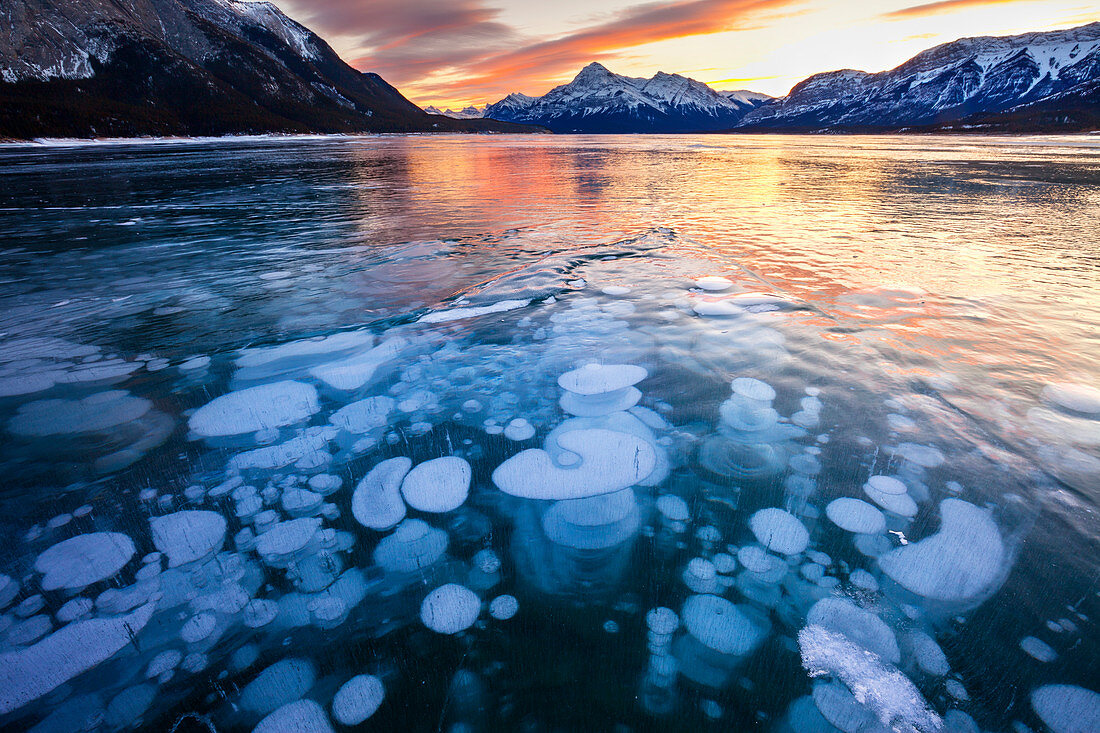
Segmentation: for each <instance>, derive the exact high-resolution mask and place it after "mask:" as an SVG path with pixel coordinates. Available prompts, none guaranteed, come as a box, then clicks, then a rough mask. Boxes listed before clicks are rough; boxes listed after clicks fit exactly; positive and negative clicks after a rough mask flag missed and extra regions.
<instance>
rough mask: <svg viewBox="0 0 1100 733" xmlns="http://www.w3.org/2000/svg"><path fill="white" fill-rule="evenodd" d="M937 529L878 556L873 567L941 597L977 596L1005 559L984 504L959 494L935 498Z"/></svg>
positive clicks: (919, 590) (906, 585) (922, 593)
mask: <svg viewBox="0 0 1100 733" xmlns="http://www.w3.org/2000/svg"><path fill="white" fill-rule="evenodd" d="M940 517H941V519H940V528H939V531H938V532H937V533H936V534H934V535H932V536H930V537H926V538H924V539H922V540H920V541H919V542H912V543H910V544H908V545H905V546H903V547H899V548H897V549H895V550H892V551H891V552H888V553H886V554H884V555H882V556H880V557H879V559H878V563H879V567H881V568H882V570H883V572H884V573H886V575H888V576H889V577H890V578H891V579H893V580H894V581H895V582H897V583H898V584H899V585H900V586H902V587H903V588H905V589H906V590H908V591H911V592H913V593H916V594H917V595H919V596H923V597H925V598H933V599H936V600H941V601H964V600H969V599H973V598H977V597H978V596H980V595H981V594H982V593H983V592H984V591H986V590H988V589H989V588H990V587H991V586H992V585H993V583H994V582H995V581H996V580H997V578H998V577H999V575H1000V573H1001V571H1002V569H1003V565H1004V562H1005V548H1004V543H1003V542H1002V540H1001V533H1000V531H999V530H998V529H997V524H996V522H994V521H993V517H992V515H991V514H990V512H989V511H988V510H985V509H981V508H979V507H976V506H974V505H973V504H970V503H968V502H965V501H962V500H961V499H944V500H943V501H942V502H940Z"/></svg>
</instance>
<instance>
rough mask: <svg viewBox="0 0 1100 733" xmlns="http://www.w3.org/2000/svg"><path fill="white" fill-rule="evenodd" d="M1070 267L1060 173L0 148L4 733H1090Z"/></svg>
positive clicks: (1089, 334) (626, 155) (426, 141)
mask: <svg viewBox="0 0 1100 733" xmlns="http://www.w3.org/2000/svg"><path fill="white" fill-rule="evenodd" d="M1097 232H1100V139H1098V138H1095V137H1065V138H1058V137H1049V138H978V137H889V136H884V137H803V136H772V137H766V136H729V137H727V136H668V137H664V136H636V137H617V136H608V137H571V136H531V137H528V136H517V137H512V136H470V137H459V136H453V137H452V136H439V137H417V136H410V137H365V138H289V139H288V138H283V139H278V138H251V139H240V140H220V141H219V140H205V141H191V142H187V141H161V142H156V143H151V142H144V143H121V142H120V143H97V144H65V143H51V144H48V145H34V146H27V145H9V146H0V435H2V439H0V472H2V474H3V476H4V480H3V482H2V484H0V531H2V536H3V538H4V540H5V541H4V543H3V548H2V549H0V614H2V615H0V728H4V729H5V730H8V729H11V730H24V729H27V730H32V729H33V730H36V731H66V732H68V731H80V730H86V731H100V730H102V731H115V730H149V731H166V730H172V729H173V726H174V725H176V724H177V721H178V728H177V729H178V730H180V731H189V730H209V729H214V730H217V731H253V730H255V731H257V732H258V733H276V732H282V731H322V732H328V731H343V730H352V729H355V728H356V726H360V727H361V729H363V730H414V731H420V730H445V731H454V732H455V733H458V732H460V731H490V730H521V731H531V732H537V731H547V732H550V731H569V730H591V731H624V732H625V731H649V730H654V731H656V730H672V731H680V730H682V731H699V730H759V731H775V732H776V733H827V732H829V731H835V730H843V731H846V733H857V732H862V733H873V732H875V731H886V730H896V731H921V732H922V733H924V732H927V731H941V730H942V731H953V732H955V731H957V732H960V733H961V732H967V733H969V732H971V731H1006V732H1009V731H1011V732H1012V733H1026V731H1053V733H1068V732H1069V731H1075V732H1079V731H1096V730H1100V694H1098V692H1097V691H1098V690H1100V685H1098V684H1097V680H1100V635H1098V630H1097V625H1096V622H1097V620H1098V619H1100V597H1098V590H1100V512H1098V510H1100V507H1098V504H1100V328H1098V324H1100V239H1098V236H1097ZM185 714H189V715H185ZM181 717H182V719H181ZM211 727H212V728H211Z"/></svg>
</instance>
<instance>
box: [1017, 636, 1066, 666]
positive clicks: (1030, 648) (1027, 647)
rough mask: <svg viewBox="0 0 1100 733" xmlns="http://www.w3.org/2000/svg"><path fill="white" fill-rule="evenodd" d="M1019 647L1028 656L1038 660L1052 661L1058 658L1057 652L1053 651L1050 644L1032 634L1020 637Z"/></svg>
mask: <svg viewBox="0 0 1100 733" xmlns="http://www.w3.org/2000/svg"><path fill="white" fill-rule="evenodd" d="M1020 648H1021V649H1023V650H1024V653H1025V654H1027V655H1028V656H1029V657H1033V658H1034V659H1037V660H1038V661H1040V662H1053V661H1054V660H1055V659H1057V658H1058V652H1056V651H1054V649H1052V648H1051V646H1050V644H1047V643H1046V642H1045V641H1041V640H1040V639H1036V638H1035V637H1034V636H1025V637H1024V638H1023V639H1020Z"/></svg>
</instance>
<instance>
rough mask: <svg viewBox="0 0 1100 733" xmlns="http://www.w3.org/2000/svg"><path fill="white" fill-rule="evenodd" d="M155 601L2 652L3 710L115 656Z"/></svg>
mask: <svg viewBox="0 0 1100 733" xmlns="http://www.w3.org/2000/svg"><path fill="white" fill-rule="evenodd" d="M155 606H156V604H155V603H148V604H146V605H144V606H142V607H141V608H139V609H137V610H136V611H134V612H133V613H130V614H128V615H125V616H115V617H111V618H97V619H90V620H88V621H76V622H74V623H71V624H69V625H67V626H64V627H62V628H61V630H60V631H56V632H54V633H52V634H50V635H49V636H47V637H46V638H45V639H42V640H41V641H39V642H38V643H37V644H35V645H34V646H30V647H26V648H23V649H20V650H19V651H16V652H7V653H3V654H0V715H5V714H7V713H10V712H11V711H13V710H16V709H18V708H21V707H22V706H24V705H26V704H27V703H28V702H30V701H32V700H35V699H37V698H39V697H42V696H43V695H45V694H46V693H48V692H50V691H52V690H54V689H56V688H57V687H59V686H60V685H62V684H64V683H65V682H68V681H69V680H70V679H72V678H73V677H76V676H77V675H78V674H80V673H82V672H85V671H87V670H89V669H92V668H93V667H95V666H96V665H98V664H100V663H101V662H104V661H106V660H107V659H110V658H111V657H113V656H114V655H115V654H116V653H117V652H118V651H119V650H120V649H122V648H123V647H124V646H126V645H127V644H130V643H131V642H132V641H133V639H134V637H135V636H136V635H137V634H138V632H140V631H141V630H142V629H143V628H144V627H145V625H146V624H147V623H149V619H151V618H152V616H153V611H154V608H155Z"/></svg>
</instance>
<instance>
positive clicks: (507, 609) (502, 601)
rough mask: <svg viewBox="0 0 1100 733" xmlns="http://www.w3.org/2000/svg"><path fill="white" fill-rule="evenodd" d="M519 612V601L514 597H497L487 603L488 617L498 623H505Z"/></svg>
mask: <svg viewBox="0 0 1100 733" xmlns="http://www.w3.org/2000/svg"><path fill="white" fill-rule="evenodd" d="M517 611H519V601H517V600H516V597H515V596H509V595H503V596H497V597H496V598H494V599H493V600H492V601H490V603H489V615H490V616H492V617H493V618H495V619H496V620H498V621H507V620H508V619H510V618H512V617H513V616H515V615H516V612H517Z"/></svg>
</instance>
